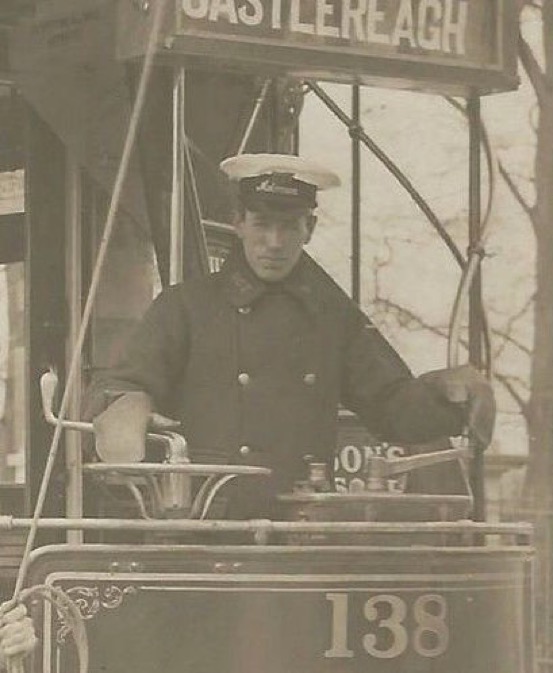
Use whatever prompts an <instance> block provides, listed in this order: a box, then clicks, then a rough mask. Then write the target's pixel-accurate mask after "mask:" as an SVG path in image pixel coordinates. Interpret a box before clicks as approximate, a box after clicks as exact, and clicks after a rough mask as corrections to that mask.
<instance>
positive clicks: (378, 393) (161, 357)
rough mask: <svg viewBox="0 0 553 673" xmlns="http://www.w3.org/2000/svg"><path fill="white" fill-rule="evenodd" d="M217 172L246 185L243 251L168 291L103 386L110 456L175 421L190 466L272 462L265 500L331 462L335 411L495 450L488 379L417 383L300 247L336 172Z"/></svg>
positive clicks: (229, 168)
mask: <svg viewBox="0 0 553 673" xmlns="http://www.w3.org/2000/svg"><path fill="white" fill-rule="evenodd" d="M221 168H222V170H223V171H224V172H225V173H226V175H227V176H228V177H229V178H230V180H231V181H232V182H233V183H234V184H235V185H236V187H237V197H238V198H237V201H238V208H237V213H236V219H235V230H236V234H237V240H236V245H235V247H234V249H233V250H232V252H231V253H230V255H229V256H228V258H227V260H226V261H225V263H224V265H223V267H222V269H221V270H220V271H219V272H217V273H214V274H211V275H209V276H206V277H204V278H201V279H192V280H187V281H186V282H184V283H182V284H178V285H174V286H172V287H169V288H167V289H165V290H164V291H162V292H161V294H160V295H159V296H158V297H157V299H156V300H155V301H154V302H153V304H152V306H151V307H150V309H149V310H148V311H147V313H146V315H145V317H144V318H143V320H142V322H141V323H140V325H139V326H138V328H137V330H136V331H135V332H134V334H133V335H132V337H131V339H130V341H129V343H128V345H127V348H126V351H125V352H124V353H123V355H122V357H121V359H120V361H119V363H118V364H117V366H116V367H115V368H114V369H113V370H112V371H110V372H109V373H108V375H107V377H104V378H103V379H101V380H99V381H97V382H96V384H95V385H93V387H92V389H91V392H90V396H89V405H88V413H87V416H88V417H89V418H93V419H94V424H95V428H96V431H97V452H98V455H99V458H100V459H101V460H103V461H107V462H134V461H141V460H142V459H143V458H144V455H145V454H144V435H145V432H146V428H147V426H148V422H149V418H150V416H151V414H152V413H153V412H155V413H157V414H162V415H163V416H167V417H172V418H175V419H178V421H179V422H180V424H181V428H182V432H183V434H184V436H185V438H186V440H187V442H188V445H189V450H190V455H191V458H192V460H193V461H195V462H208V463H238V464H240V463H242V464H252V465H262V466H267V467H270V468H271V469H272V470H273V477H272V479H271V482H270V489H269V490H270V491H271V492H273V493H274V492H275V491H276V492H283V491H289V490H291V488H292V486H293V483H294V481H296V480H297V479H298V478H302V477H303V476H304V475H305V464H304V457H305V455H306V454H310V455H312V456H314V457H315V460H317V461H319V462H326V463H327V464H328V465H332V460H333V455H334V450H335V446H336V433H337V411H338V407H339V404H342V405H343V406H344V407H346V408H348V409H350V410H351V411H353V412H354V413H355V414H356V415H357V416H358V417H359V418H360V419H361V421H362V422H363V423H364V424H365V425H366V427H367V429H368V430H369V431H370V432H372V433H373V434H374V435H375V436H377V437H378V438H379V439H380V440H382V441H388V442H393V443H397V444H407V445H409V444H422V443H426V442H430V441H433V440H435V439H437V438H440V437H448V436H456V435H460V434H461V433H462V432H463V430H464V429H466V428H468V429H469V430H470V431H472V432H473V434H474V435H475V436H476V437H477V439H478V441H479V442H480V443H481V444H482V445H484V446H486V445H487V444H488V443H489V441H490V439H491V434H492V430H493V424H494V416H495V403H494V397H493V392H492V390H491V387H490V385H489V384H488V382H487V381H486V380H485V378H484V377H483V376H482V375H481V374H480V373H479V372H477V371H476V370H475V369H474V368H472V367H470V366H468V365H466V366H462V367H457V368H452V369H443V370H438V371H433V372H429V373H426V374H423V375H422V376H419V377H415V376H413V374H412V373H411V372H410V370H409V369H408V367H407V366H406V364H405V363H404V362H403V361H402V359H401V358H400V357H399V355H398V354H397V353H396V352H395V351H394V350H393V349H392V347H391V346H390V345H389V344H388V343H387V341H386V340H385V339H384V338H383V337H382V335H381V334H380V333H379V332H378V330H377V329H376V328H375V326H374V325H373V323H372V322H371V321H370V320H369V319H368V318H367V317H366V316H365V314H364V313H363V312H362V311H361V310H360V309H359V308H358V307H357V306H356V304H354V303H353V302H352V301H351V299H349V298H348V297H347V295H346V294H345V293H344V292H343V291H342V290H341V289H340V288H339V287H338V286H337V285H336V284H335V283H334V282H333V280H332V279H331V278H330V277H329V276H328V275H327V274H326V273H325V272H324V271H323V270H322V269H321V268H320V267H319V266H318V265H317V264H316V263H315V262H314V261H313V260H312V259H311V258H310V257H309V256H308V255H307V254H306V253H305V252H304V250H303V248H304V245H305V244H306V243H308V242H309V240H310V239H311V237H312V235H313V232H314V229H315V224H316V216H315V209H316V206H317V202H316V198H317V192H318V190H324V189H328V188H330V187H333V186H336V185H338V184H339V178H338V177H337V176H336V175H335V174H334V173H332V172H330V171H328V170H326V169H325V168H322V167H319V166H317V165H315V164H313V163H311V162H310V161H307V160H305V159H303V158H299V157H296V156H290V155H276V154H250V155H246V154H244V155H240V156H237V157H232V158H229V159H226V160H225V161H223V162H222V164H221ZM252 490H253V489H252ZM257 491H259V489H257ZM246 509H247V508H246ZM228 515H229V516H242V515H243V516H249V515H254V516H255V515H256V512H251V511H241V512H237V511H235V510H233V511H231V512H230V513H229V514H228Z"/></svg>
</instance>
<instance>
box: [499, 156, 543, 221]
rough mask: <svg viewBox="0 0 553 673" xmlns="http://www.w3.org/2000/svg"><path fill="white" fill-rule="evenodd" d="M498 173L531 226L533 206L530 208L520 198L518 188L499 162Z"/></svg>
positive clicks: (521, 197)
mask: <svg viewBox="0 0 553 673" xmlns="http://www.w3.org/2000/svg"><path fill="white" fill-rule="evenodd" d="M497 166H498V168H499V172H500V174H501V177H502V178H503V179H504V180H505V183H506V184H507V187H508V188H509V190H510V192H511V194H512V195H513V196H514V197H515V199H516V201H517V202H518V204H519V205H520V207H521V208H522V210H523V211H524V212H525V213H526V215H528V217H529V218H530V221H531V222H532V224H534V206H531V205H530V204H529V203H528V202H527V201H526V199H525V198H524V197H523V196H522V194H521V192H520V190H519V188H518V187H517V186H516V184H515V183H514V180H513V178H512V177H511V175H510V173H509V171H508V170H507V169H506V168H505V166H504V165H503V163H502V162H501V161H498V162H497Z"/></svg>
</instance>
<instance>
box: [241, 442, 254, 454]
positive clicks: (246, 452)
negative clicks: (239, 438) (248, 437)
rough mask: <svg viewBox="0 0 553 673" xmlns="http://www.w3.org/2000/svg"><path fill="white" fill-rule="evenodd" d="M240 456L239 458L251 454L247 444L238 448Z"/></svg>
mask: <svg viewBox="0 0 553 673" xmlns="http://www.w3.org/2000/svg"><path fill="white" fill-rule="evenodd" d="M239 450H240V455H241V456H249V455H250V453H251V449H250V447H249V446H248V445H247V444H244V445H243V446H241V447H240V449H239Z"/></svg>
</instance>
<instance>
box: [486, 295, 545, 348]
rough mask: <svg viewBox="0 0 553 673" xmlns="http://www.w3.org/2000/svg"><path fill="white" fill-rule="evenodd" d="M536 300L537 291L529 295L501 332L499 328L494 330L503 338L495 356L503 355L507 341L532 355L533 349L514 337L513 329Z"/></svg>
mask: <svg viewBox="0 0 553 673" xmlns="http://www.w3.org/2000/svg"><path fill="white" fill-rule="evenodd" d="M535 300H536V293H535V292H534V293H532V295H531V296H530V297H528V299H527V300H526V301H525V302H524V304H523V305H522V306H521V308H520V309H519V310H518V311H517V312H516V313H515V314H514V315H512V316H511V317H510V318H509V320H508V321H507V325H506V326H505V329H504V330H502V331H501V332H500V331H499V330H494V331H493V333H494V334H495V335H496V336H498V337H500V338H501V339H502V340H503V343H501V344H500V345H499V347H498V348H497V350H496V352H495V355H494V357H499V356H500V355H501V353H502V352H503V351H504V350H505V346H506V345H507V343H511V344H513V345H515V346H517V347H518V348H520V350H521V351H523V352H524V353H526V354H527V355H530V356H531V355H532V350H531V349H530V348H528V347H527V346H524V345H523V344H521V343H520V342H518V341H517V340H516V339H514V338H513V337H512V335H511V330H512V329H513V327H514V325H515V323H516V322H517V320H520V318H522V317H523V316H524V315H525V314H526V313H527V312H528V310H529V309H530V308H531V306H532V305H533V303H534V301H535Z"/></svg>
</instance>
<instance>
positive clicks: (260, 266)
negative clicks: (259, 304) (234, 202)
mask: <svg viewBox="0 0 553 673" xmlns="http://www.w3.org/2000/svg"><path fill="white" fill-rule="evenodd" d="M314 224H315V219H314V217H313V216H312V214H311V211H309V210H299V211H298V210H291V211H287V210H269V209H267V210H264V211H262V212H253V211H250V210H246V211H245V213H244V216H243V218H242V219H241V220H240V221H239V222H238V223H237V225H236V233H237V234H238V236H239V238H241V239H242V243H243V245H244V253H245V255H246V259H247V261H248V264H249V265H250V266H251V268H252V269H253V272H254V273H255V275H256V276H257V277H258V278H261V280H264V281H265V282H267V283H274V282H277V281H279V280H283V279H284V278H286V276H287V275H288V274H289V273H290V272H291V271H292V269H293V268H294V266H295V265H296V263H297V261H298V260H299V258H300V256H301V252H302V249H303V246H304V245H305V244H306V243H307V242H308V241H309V239H310V238H311V233H312V231H313V227H314Z"/></svg>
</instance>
